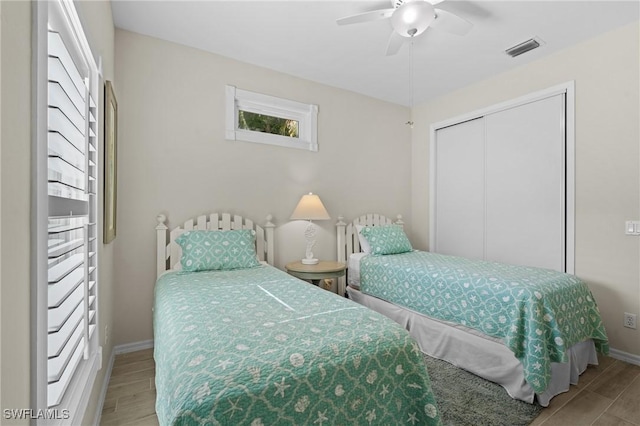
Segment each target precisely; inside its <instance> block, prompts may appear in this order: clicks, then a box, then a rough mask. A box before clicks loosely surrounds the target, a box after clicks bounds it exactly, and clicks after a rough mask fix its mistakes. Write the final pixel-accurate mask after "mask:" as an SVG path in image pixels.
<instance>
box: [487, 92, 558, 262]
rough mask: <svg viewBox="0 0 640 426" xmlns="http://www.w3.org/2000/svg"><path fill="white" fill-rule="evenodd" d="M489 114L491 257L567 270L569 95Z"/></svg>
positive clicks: (488, 154)
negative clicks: (566, 107) (566, 117)
mask: <svg viewBox="0 0 640 426" xmlns="http://www.w3.org/2000/svg"><path fill="white" fill-rule="evenodd" d="M485 120H486V151H485V158H486V175H485V176H486V239H485V258H486V259H487V260H495V261H500V262H506V263H513V264H519V265H527V266H536V267H541V268H549V269H555V270H558V271H564V247H565V241H564V235H565V230H564V220H565V218H564V207H565V175H564V173H565V172H564V169H565V166H564V163H565V129H564V95H556V96H553V97H550V98H546V99H543V100H539V101H536V102H532V103H529V104H525V105H522V106H519V107H516V108H511V109H508V110H504V111H501V112H498V113H494V114H490V115H487V116H486V117H485Z"/></svg>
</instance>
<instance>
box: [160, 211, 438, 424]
mask: <svg viewBox="0 0 640 426" xmlns="http://www.w3.org/2000/svg"><path fill="white" fill-rule="evenodd" d="M165 221H166V218H165V217H164V216H159V217H158V226H157V228H156V229H157V235H158V244H157V260H158V262H157V265H158V268H157V271H158V280H157V283H156V288H155V301H154V338H155V348H154V358H155V360H156V389H157V399H156V412H157V415H158V419H159V422H160V424H162V425H178V424H181V425H182V424H233V425H241V424H247V425H255V426H258V425H275V424H278V425H281V424H292V425H293V424H295V425H300V424H309V425H323V424H324V425H330V424H363V425H364V424H433V425H436V424H439V423H440V418H439V414H438V409H437V403H436V401H435V398H434V396H433V394H432V392H431V385H430V382H429V376H428V374H427V371H426V367H425V364H424V360H423V359H422V354H421V353H420V350H419V348H418V346H417V344H416V342H415V340H414V339H413V338H412V337H411V336H410V335H409V334H408V333H407V331H406V330H404V329H403V328H402V327H401V326H400V325H398V324H396V323H395V322H393V321H391V320H389V319H388V318H386V317H384V316H383V315H381V314H378V313H376V312H374V311H372V310H370V309H367V308H366V307H363V306H362V305H359V304H356V303H354V302H352V301H350V300H348V299H345V298H342V297H339V296H337V295H335V294H331V293H329V292H327V291H325V290H321V289H319V288H317V287H314V286H312V285H310V284H308V283H306V282H304V281H301V280H299V279H297V278H294V277H292V276H290V275H288V274H286V273H284V272H282V271H280V270H278V269H276V268H274V267H273V266H271V264H272V263H273V227H274V226H273V224H272V223H271V220H270V218H268V219H267V223H266V225H265V227H264V228H262V227H260V226H257V225H255V224H254V223H252V222H251V221H248V220H246V219H244V218H242V217H240V216H231V215H229V214H223V215H217V214H214V215H210V216H201V217H199V218H197V219H196V220H190V221H187V222H186V223H185V224H184V226H182V227H177V228H175V229H173V230H172V231H171V232H169V231H168V228H167V226H166V224H165ZM212 231H214V232H212ZM167 235H168V236H169V239H168V241H167ZM183 250H184V251H183Z"/></svg>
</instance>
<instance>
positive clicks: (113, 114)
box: [103, 80, 118, 244]
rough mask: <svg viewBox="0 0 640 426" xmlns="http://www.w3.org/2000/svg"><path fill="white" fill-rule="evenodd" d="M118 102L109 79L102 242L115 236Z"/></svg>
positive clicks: (105, 118)
mask: <svg viewBox="0 0 640 426" xmlns="http://www.w3.org/2000/svg"><path fill="white" fill-rule="evenodd" d="M117 154H118V102H117V101H116V96H115V93H114V91H113V84H112V83H111V81H108V80H107V81H105V85H104V218H103V219H104V230H103V243H104V244H109V243H110V242H111V241H113V240H114V239H115V238H116V223H117V221H116V210H117V209H116V207H117V189H118V188H117V170H118V155H117Z"/></svg>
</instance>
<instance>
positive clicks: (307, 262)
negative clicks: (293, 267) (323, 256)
mask: <svg viewBox="0 0 640 426" xmlns="http://www.w3.org/2000/svg"><path fill="white" fill-rule="evenodd" d="M301 262H302V264H303V265H317V264H318V259H307V258H305V259H302V260H301Z"/></svg>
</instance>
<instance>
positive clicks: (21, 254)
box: [0, 1, 31, 409]
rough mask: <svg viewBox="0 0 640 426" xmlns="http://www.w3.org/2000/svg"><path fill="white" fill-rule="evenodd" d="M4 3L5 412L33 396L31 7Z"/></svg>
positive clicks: (1, 384) (0, 169) (1, 370)
mask: <svg viewBox="0 0 640 426" xmlns="http://www.w3.org/2000/svg"><path fill="white" fill-rule="evenodd" d="M1 3H2V4H1V5H0V7H1V8H2V13H1V19H2V24H1V26H0V29H1V31H2V35H1V36H0V42H1V43H2V46H1V48H0V52H1V53H2V70H1V71H0V75H1V79H0V94H1V96H2V101H1V102H2V106H3V108H2V117H1V121H2V128H1V129H0V142H1V145H0V151H1V155H0V161H1V163H0V174H1V177H0V182H1V186H0V198H2V206H1V209H2V211H1V216H0V218H1V220H2V223H1V224H0V226H1V227H2V241H1V246H2V248H1V253H2V264H3V265H4V266H5V267H4V268H2V271H1V274H2V276H1V278H0V285H1V286H2V288H1V290H0V291H1V292H2V300H1V303H2V306H1V307H0V317H1V320H0V322H1V325H2V331H1V336H2V355H1V359H2V364H1V365H0V377H1V380H0V388H1V393H2V401H0V402H1V407H0V408H1V409H5V408H28V407H29V397H30V395H29V390H30V387H29V380H30V374H29V366H30V360H29V355H30V328H29V327H30V312H29V307H30V301H29V287H30V283H29V277H30V274H29V252H30V244H29V238H30V222H29V221H30V217H29V214H30V208H29V202H30V195H31V188H30V184H31V158H30V152H31V151H30V146H31V119H30V117H31V102H30V94H31V72H30V71H31V68H30V67H31V5H30V3H29V2H4V1H3V2H1ZM8 106H10V108H9V107H8ZM7 265H11V268H7V267H6V266H7Z"/></svg>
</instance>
